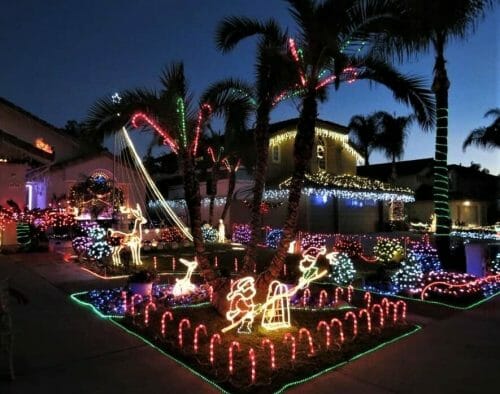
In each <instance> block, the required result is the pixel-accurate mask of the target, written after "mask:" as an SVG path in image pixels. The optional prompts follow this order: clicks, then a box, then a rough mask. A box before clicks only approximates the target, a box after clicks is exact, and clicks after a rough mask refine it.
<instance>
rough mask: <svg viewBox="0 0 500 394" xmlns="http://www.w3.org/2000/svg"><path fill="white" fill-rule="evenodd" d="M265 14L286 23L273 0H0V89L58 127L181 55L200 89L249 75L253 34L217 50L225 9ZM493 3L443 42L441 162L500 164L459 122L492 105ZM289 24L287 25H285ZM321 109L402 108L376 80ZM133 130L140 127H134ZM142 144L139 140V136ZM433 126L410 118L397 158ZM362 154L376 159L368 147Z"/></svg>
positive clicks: (418, 70)
mask: <svg viewBox="0 0 500 394" xmlns="http://www.w3.org/2000/svg"><path fill="white" fill-rule="evenodd" d="M229 15H245V16H250V17H258V18H267V17H270V16H272V17H274V18H276V19H277V20H279V21H280V22H281V23H282V25H284V26H291V27H293V23H292V21H291V19H290V17H289V16H288V13H287V9H286V5H285V4H284V2H282V1H280V0H252V1H243V0H204V1H203V0H182V1H181V0H176V1H174V0H147V1H146V0H143V1H133V2H126V1H118V0H105V1H102V0H84V1H82V0H79V1H76V0H58V1H55V0H45V1H39V0H31V1H28V0H17V1H4V2H3V4H2V6H1V8H0V96H2V97H5V98H6V99H7V100H10V101H12V102H14V103H15V104H17V105H19V106H21V107H23V108H25V109H26V110H28V111H30V112H32V113H34V114H35V115H37V116H39V117H41V118H42V119H45V120H47V121H48V122H50V123H52V124H54V125H56V126H59V127H62V126H64V124H65V123H66V121H67V120H69V119H75V120H83V118H84V117H85V115H86V112H87V110H88V108H89V107H90V105H91V104H92V103H93V102H94V101H95V100H96V99H97V98H98V97H101V96H106V95H111V94H112V93H113V92H116V91H120V90H124V89H128V88H133V87H141V86H145V87H151V88H154V87H157V86H158V76H159V74H160V70H161V69H162V68H163V67H164V66H165V65H166V64H168V63H169V62H171V61H174V60H183V61H184V63H185V67H186V74H187V76H188V78H189V80H190V86H191V88H192V90H193V92H194V93H195V94H199V93H200V92H201V91H202V90H203V89H204V88H205V87H207V86H208V85H209V84H210V83H212V82H215V81H216V80H218V79H221V78H225V77H230V76H234V77H239V78H243V79H246V80H247V81H249V82H252V80H253V62H254V58H253V56H254V49H255V45H254V44H255V42H254V41H252V40H247V41H244V42H243V45H239V46H238V47H237V48H236V50H235V51H233V52H231V53H229V54H226V55H222V54H220V53H219V52H217V50H216V48H215V44H214V31H215V27H216V24H217V22H218V21H220V20H221V19H222V18H223V17H224V16H229ZM499 22H500V10H499V9H498V7H497V8H496V9H495V11H494V12H492V13H490V14H489V15H488V16H487V17H486V19H485V20H484V21H482V23H481V24H480V25H479V27H478V29H477V31H476V33H475V34H474V35H472V36H471V37H470V38H469V39H468V40H467V41H466V42H453V43H451V44H450V45H449V47H448V49H447V51H446V54H447V56H446V57H447V60H448V63H447V67H448V72H449V78H450V80H451V88H450V129H449V131H450V152H449V162H450V163H462V164H463V165H470V163H471V161H474V162H476V163H480V164H481V165H482V166H483V167H486V168H489V169H490V170H491V172H492V173H494V174H498V173H499V172H500V159H499V158H498V152H496V154H495V152H492V151H490V152H485V151H482V150H479V149H476V148H474V147H472V148H469V149H468V150H467V151H466V152H465V153H463V152H462V148H461V146H462V142H463V140H464V138H465V136H466V135H467V134H468V132H469V131H470V130H471V129H473V128H475V127H478V126H484V125H487V124H489V120H488V119H484V118H483V115H484V113H485V112H486V111H487V110H488V109H490V108H493V107H500V99H499V98H500V97H499V94H500V93H499V92H500V86H499V76H498V73H499V70H500V61H499V37H500V23H499ZM292 32H293V30H292ZM432 66H433V56H432V54H430V55H420V56H419V57H418V59H417V60H414V61H412V62H407V63H405V64H403V65H400V66H399V67H400V70H402V71H404V72H407V73H413V74H418V75H421V76H423V77H425V78H427V79H428V81H429V85H430V80H431V76H432V74H431V73H432ZM329 97H330V99H329V100H328V102H327V103H326V104H323V105H322V106H321V107H320V117H321V118H323V119H326V120H331V121H335V122H338V123H342V124H347V123H348V122H349V119H350V118H351V116H353V115H356V114H362V115H367V114H369V113H370V112H372V111H376V110H385V111H388V112H390V113H396V114H397V115H406V114H408V113H409V109H407V108H406V107H404V106H402V105H399V104H396V103H395V101H394V100H393V98H392V96H391V94H390V93H388V91H387V90H386V89H385V88H383V87H375V86H372V87H370V86H369V84H368V83H367V82H356V83H354V84H349V85H347V84H346V85H343V86H341V88H340V90H339V91H337V92H333V91H331V94H330V96H329ZM296 116H297V111H296V108H295V107H294V106H293V104H291V103H290V104H286V103H285V104H282V105H281V106H280V107H278V108H277V109H276V110H275V111H274V112H273V115H272V120H273V121H278V120H283V119H286V118H289V117H296ZM142 138H145V135H144V134H142ZM142 144H143V145H145V144H146V142H143V143H142ZM433 154H434V132H430V133H427V134H424V133H423V132H422V131H421V130H419V129H418V127H416V126H415V127H414V128H413V130H412V132H411V136H410V138H409V140H408V142H407V145H406V153H405V156H404V159H417V158H424V157H431V156H433ZM370 159H371V162H381V161H385V159H384V158H383V157H382V156H381V155H380V154H374V155H372V157H371V158H370Z"/></svg>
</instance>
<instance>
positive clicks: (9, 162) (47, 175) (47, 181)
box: [0, 97, 145, 209]
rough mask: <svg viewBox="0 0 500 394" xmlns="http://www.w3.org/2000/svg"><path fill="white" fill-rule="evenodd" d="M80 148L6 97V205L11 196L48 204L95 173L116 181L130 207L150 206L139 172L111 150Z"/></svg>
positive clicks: (0, 128) (1, 145)
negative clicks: (88, 151)
mask: <svg viewBox="0 0 500 394" xmlns="http://www.w3.org/2000/svg"><path fill="white" fill-rule="evenodd" d="M80 152H81V149H80V146H79V143H78V141H77V140H75V139H74V138H72V137H71V136H69V135H68V134H67V133H64V132H63V131H62V130H60V129H58V128H57V127H55V126H53V125H51V124H49V123H48V122H46V121H44V120H42V119H40V118H38V117H37V116H35V115H33V114H31V113H29V112H28V111H26V110H24V109H22V108H20V107H18V106H17V105H15V104H13V103H11V102H9V101H7V100H6V99H4V98H1V97H0V205H2V206H4V207H5V206H6V203H7V200H10V199H11V200H14V201H15V202H16V203H17V204H18V205H19V206H20V207H21V208H25V207H27V208H30V209H31V208H47V207H48V206H49V204H50V203H51V201H53V200H54V199H61V198H62V197H63V196H66V198H67V197H68V196H69V192H70V190H71V186H73V185H74V184H75V183H77V182H81V181H82V180H84V179H85V178H87V177H89V176H93V175H95V174H101V175H103V176H105V177H108V178H114V179H115V183H116V185H117V187H120V188H121V189H122V190H123V192H124V195H125V205H127V206H135V204H137V203H140V204H141V205H144V195H145V192H144V191H143V189H144V188H143V187H142V186H141V185H136V180H137V174H136V173H135V171H134V170H131V169H130V168H128V167H125V166H123V165H121V164H120V163H119V161H115V159H114V157H113V155H112V154H110V153H109V152H106V151H102V152H98V153H95V154H93V155H86V156H82V155H81V153H80ZM113 174H114V175H113ZM65 200H66V199H64V201H65Z"/></svg>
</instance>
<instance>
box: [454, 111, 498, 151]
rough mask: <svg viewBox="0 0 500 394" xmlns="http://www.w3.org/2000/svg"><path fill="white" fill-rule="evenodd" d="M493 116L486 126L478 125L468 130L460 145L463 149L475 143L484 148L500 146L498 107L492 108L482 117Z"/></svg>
mask: <svg viewBox="0 0 500 394" xmlns="http://www.w3.org/2000/svg"><path fill="white" fill-rule="evenodd" d="M488 116H495V117H496V118H495V119H494V120H493V122H492V123H491V124H490V125H489V126H486V127H478V128H477V129H474V130H472V131H471V132H470V134H469V135H468V136H467V138H466V139H465V141H464V144H463V145H462V149H463V150H464V152H465V150H466V149H467V147H468V146H469V145H476V146H478V147H481V148H485V149H495V148H500V108H492V109H490V110H489V111H488V112H486V113H485V114H484V117H485V118H487V117H488Z"/></svg>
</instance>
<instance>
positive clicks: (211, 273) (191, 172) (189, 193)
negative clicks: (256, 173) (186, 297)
mask: <svg viewBox="0 0 500 394" xmlns="http://www.w3.org/2000/svg"><path fill="white" fill-rule="evenodd" d="M182 161H183V167H184V174H183V175H184V198H185V200H186V205H187V208H188V213H189V223H190V226H191V234H192V235H193V244H194V250H195V255H196V259H197V261H198V265H199V267H200V268H201V274H202V276H203V279H205V281H207V282H208V283H211V282H214V281H216V280H217V279H218V275H217V273H216V272H215V270H214V269H213V268H212V267H211V266H210V263H209V261H208V258H207V255H206V251H205V244H204V243H203V235H202V233H201V196H200V187H199V184H198V179H197V178H196V172H195V167H194V162H193V158H192V157H191V155H190V154H189V153H188V152H183V153H182Z"/></svg>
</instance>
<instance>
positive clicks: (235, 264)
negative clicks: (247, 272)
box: [234, 257, 238, 272]
mask: <svg viewBox="0 0 500 394" xmlns="http://www.w3.org/2000/svg"><path fill="white" fill-rule="evenodd" d="M234 272H238V258H237V257H235V258H234Z"/></svg>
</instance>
